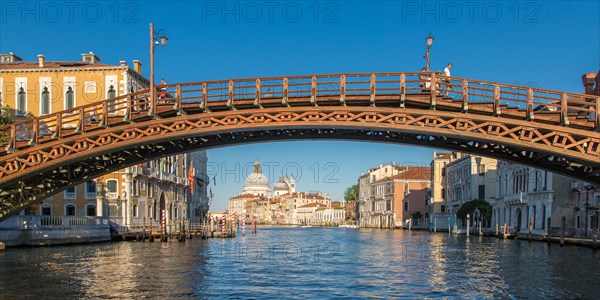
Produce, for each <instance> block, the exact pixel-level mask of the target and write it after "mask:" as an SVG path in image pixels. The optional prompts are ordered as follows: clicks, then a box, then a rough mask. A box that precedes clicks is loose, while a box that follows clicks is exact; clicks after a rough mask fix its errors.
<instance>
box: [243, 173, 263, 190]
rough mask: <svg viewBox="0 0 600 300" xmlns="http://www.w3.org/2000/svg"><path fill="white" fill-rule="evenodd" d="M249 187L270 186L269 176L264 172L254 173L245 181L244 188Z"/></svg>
mask: <svg viewBox="0 0 600 300" xmlns="http://www.w3.org/2000/svg"><path fill="white" fill-rule="evenodd" d="M247 187H269V178H267V176H265V174H263V173H252V174H250V175H248V177H247V178H246V181H245V182H244V188H247Z"/></svg>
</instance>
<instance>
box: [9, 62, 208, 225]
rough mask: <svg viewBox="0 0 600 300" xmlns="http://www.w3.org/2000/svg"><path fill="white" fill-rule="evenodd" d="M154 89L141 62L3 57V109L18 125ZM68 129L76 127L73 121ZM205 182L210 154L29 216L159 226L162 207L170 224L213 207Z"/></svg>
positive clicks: (77, 193)
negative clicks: (191, 189) (191, 183)
mask: <svg viewBox="0 0 600 300" xmlns="http://www.w3.org/2000/svg"><path fill="white" fill-rule="evenodd" d="M148 86H149V80H148V79H146V78H145V77H144V76H143V75H142V64H141V62H140V61H138V60H134V61H133V68H132V67H130V66H128V65H127V63H126V62H125V61H121V62H120V63H119V64H118V65H110V64H103V63H101V60H100V57H99V56H98V55H96V54H94V53H93V52H90V53H84V54H82V55H81V61H46V58H45V56H44V55H38V60H37V62H25V61H23V60H22V59H21V58H20V57H18V56H17V55H15V54H13V53H9V54H0V104H1V105H2V106H8V107H9V113H10V114H11V117H12V118H13V120H15V121H19V120H23V119H26V118H29V117H31V116H43V115H46V114H51V113H55V112H58V111H62V110H66V109H70V108H74V107H77V106H81V105H84V104H87V103H91V102H96V101H101V100H104V99H107V98H113V97H118V96H121V95H124V94H127V93H131V92H136V91H139V90H142V89H146V88H148ZM64 126H65V128H64V129H70V126H73V124H64ZM48 130H49V129H48ZM48 133H51V132H48ZM186 157H187V158H189V159H190V161H187V160H186ZM190 164H191V165H194V170H195V172H194V174H192V175H193V177H194V178H197V179H198V180H194V181H195V182H194V185H195V189H194V190H195V193H194V195H193V198H192V201H190V202H187V198H188V197H189V195H188V194H187V193H188V191H186V190H187V189H188V186H189V182H188V179H187V178H188V176H187V175H188V170H189V167H190ZM207 184H208V179H207V178H206V152H203V151H200V152H197V153H196V154H191V155H187V156H186V155H178V156H171V157H165V158H163V159H161V160H158V161H154V162H145V163H143V164H140V165H138V166H132V167H129V168H124V169H122V170H119V171H117V172H114V173H111V174H107V175H104V176H101V177H99V178H97V179H90V180H88V181H87V182H85V183H83V184H81V185H78V186H75V187H71V188H68V189H66V190H64V191H63V192H61V193H58V194H56V195H53V196H51V197H49V198H47V199H45V200H44V201H43V203H42V204H41V205H38V206H34V207H32V208H31V209H30V210H28V211H27V213H29V214H40V215H44V216H46V215H47V216H51V215H53V216H76V217H80V216H105V217H109V218H110V219H111V221H113V222H114V223H115V224H117V225H118V226H124V227H129V226H134V225H135V226H138V225H139V224H142V223H143V220H144V218H146V219H147V220H146V221H147V222H150V220H154V221H155V222H157V220H158V219H159V211H160V209H165V210H166V212H167V218H168V219H169V220H173V221H174V220H180V219H183V218H187V217H186V216H187V214H188V212H189V213H192V215H193V216H195V220H200V219H199V218H197V217H196V216H199V215H202V214H204V212H205V211H207V210H208V203H207V201H208V200H207V197H206V185H207ZM196 191H197V192H196ZM196 213H198V214H196Z"/></svg>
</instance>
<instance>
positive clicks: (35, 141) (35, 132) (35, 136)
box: [29, 118, 40, 145]
mask: <svg viewBox="0 0 600 300" xmlns="http://www.w3.org/2000/svg"><path fill="white" fill-rule="evenodd" d="M39 127H40V126H39V119H38V118H33V122H32V125H31V131H32V132H31V140H30V141H29V144H32V145H37V144H38V141H39V134H38V131H39V130H40V129H39Z"/></svg>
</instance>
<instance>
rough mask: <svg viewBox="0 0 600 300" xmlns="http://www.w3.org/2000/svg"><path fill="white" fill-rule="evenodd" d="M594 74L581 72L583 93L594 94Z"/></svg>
mask: <svg viewBox="0 0 600 300" xmlns="http://www.w3.org/2000/svg"><path fill="white" fill-rule="evenodd" d="M595 77H596V74H594V73H587V74H583V76H581V81H582V82H583V88H584V89H585V91H584V93H586V94H588V95H593V94H594V83H595V81H596V80H595V79H596V78H595Z"/></svg>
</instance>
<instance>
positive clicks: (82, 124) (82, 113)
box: [56, 106, 86, 133]
mask: <svg viewBox="0 0 600 300" xmlns="http://www.w3.org/2000/svg"><path fill="white" fill-rule="evenodd" d="M57 124H58V122H57ZM85 125H86V119H85V107H84V106H80V107H79V132H80V133H84V132H85ZM56 130H57V131H58V127H57V128H56Z"/></svg>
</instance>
